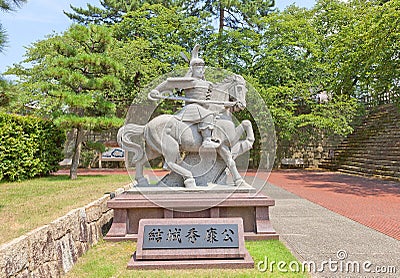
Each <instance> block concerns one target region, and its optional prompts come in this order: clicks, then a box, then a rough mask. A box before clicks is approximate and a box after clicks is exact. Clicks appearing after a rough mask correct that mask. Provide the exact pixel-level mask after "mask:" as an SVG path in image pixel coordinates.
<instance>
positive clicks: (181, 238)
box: [143, 224, 239, 249]
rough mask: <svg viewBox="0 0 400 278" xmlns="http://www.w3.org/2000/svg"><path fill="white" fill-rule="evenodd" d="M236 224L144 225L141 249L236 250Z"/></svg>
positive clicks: (237, 244)
mask: <svg viewBox="0 0 400 278" xmlns="http://www.w3.org/2000/svg"><path fill="white" fill-rule="evenodd" d="M237 247H239V237H238V225H237V224H193V225H145V226H144V233H143V249H188V248H237Z"/></svg>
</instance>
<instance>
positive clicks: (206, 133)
mask: <svg viewBox="0 0 400 278" xmlns="http://www.w3.org/2000/svg"><path fill="white" fill-rule="evenodd" d="M199 47H200V46H199V45H196V46H195V47H194V49H193V51H192V58H191V60H190V69H189V71H188V74H187V76H186V77H178V78H168V79H167V80H166V81H164V82H162V83H161V84H160V85H158V86H157V87H156V88H155V89H154V90H152V91H151V92H150V94H149V98H150V99H154V98H158V97H160V95H161V94H162V93H163V92H169V91H171V90H174V89H180V90H183V91H184V93H185V97H186V99H188V101H186V102H185V106H184V107H183V108H182V110H181V111H179V112H178V113H177V114H175V117H176V118H177V119H179V120H180V121H183V122H190V123H198V129H199V132H200V133H201V135H202V137H203V143H202V147H203V148H218V147H219V146H220V144H221V142H220V140H219V139H216V138H213V137H212V133H213V130H214V122H215V117H216V115H217V114H218V110H220V109H218V107H216V106H217V105H215V104H211V103H207V100H210V98H211V90H212V83H211V82H209V81H206V80H205V78H204V66H205V64H204V60H203V59H201V58H199V57H198V50H199ZM190 100H193V101H192V102H191V101H190ZM196 100H198V101H200V102H196ZM213 110H215V111H213Z"/></svg>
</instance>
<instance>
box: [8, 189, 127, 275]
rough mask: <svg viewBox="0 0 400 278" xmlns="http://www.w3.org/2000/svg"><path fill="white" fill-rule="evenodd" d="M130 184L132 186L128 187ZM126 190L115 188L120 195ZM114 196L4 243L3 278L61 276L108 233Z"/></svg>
mask: <svg viewBox="0 0 400 278" xmlns="http://www.w3.org/2000/svg"><path fill="white" fill-rule="evenodd" d="M127 187H128V186H127ZM123 191H124V189H123V188H120V189H118V190H116V191H115V195H119V194H121V193H122V192H123ZM109 199H110V195H108V194H107V195H104V196H103V197H102V198H100V199H98V200H96V201H94V202H92V203H90V204H88V205H87V206H85V207H82V208H78V209H74V210H72V211H70V212H69V213H68V214H66V215H64V216H63V217H60V218H58V219H56V220H54V221H53V222H51V223H50V224H48V225H45V226H42V227H39V228H37V229H35V230H33V231H31V232H29V233H27V234H25V235H23V236H20V237H19V238H16V239H14V240H13V241H11V242H8V243H6V244H3V245H1V246H0V278H4V277H46V278H48V277H60V276H62V275H63V274H64V273H67V272H68V271H70V270H71V269H72V267H73V265H74V264H75V263H76V261H77V260H78V257H80V256H82V255H83V254H84V253H85V252H86V251H87V250H88V249H89V248H90V247H91V246H93V245H95V244H96V243H97V242H98V241H99V239H100V238H101V237H102V236H103V235H104V234H105V232H106V230H107V229H108V227H109V226H110V224H111V221H112V218H113V214H114V212H113V210H111V209H108V208H107V201H108V200H109Z"/></svg>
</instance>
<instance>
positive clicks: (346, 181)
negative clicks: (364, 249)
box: [268, 170, 400, 240]
mask: <svg viewBox="0 0 400 278" xmlns="http://www.w3.org/2000/svg"><path fill="white" fill-rule="evenodd" d="M268 182H269V183H272V184H274V185H276V186H279V187H281V188H283V189H286V190H287V191H289V192H292V193H294V194H296V195H297V196H300V197H302V198H304V199H307V200H309V201H311V202H313V203H316V204H319V205H321V206H323V207H325V208H327V209H329V210H331V211H334V212H336V213H338V214H341V215H343V216H345V217H348V218H350V219H352V220H354V221H357V222H359V223H361V224H363V225H365V226H367V227H370V228H372V229H375V230H377V231H379V232H382V233H384V234H386V235H388V236H391V237H393V238H395V239H398V240H400V182H392V181H385V180H379V179H372V178H364V177H358V176H352V175H345V174H341V173H337V172H319V171H298V170H288V171H274V172H272V173H271V175H270V176H269V179H268Z"/></svg>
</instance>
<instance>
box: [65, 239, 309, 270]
mask: <svg viewBox="0 0 400 278" xmlns="http://www.w3.org/2000/svg"><path fill="white" fill-rule="evenodd" d="M135 248H136V244H135V243H134V242H118V243H115V242H104V241H103V242H100V243H99V244H97V245H96V246H94V247H93V248H92V249H90V250H89V251H88V252H87V253H86V254H85V255H83V256H82V257H81V258H79V259H78V263H77V264H76V265H75V266H74V268H73V269H72V270H71V271H70V272H69V273H67V275H66V277H67V278H78V277H88V278H91V277H93V278H102V277H104V278H105V277H182V278H183V277H282V276H283V277H299V278H300V277H309V276H308V274H307V273H303V272H291V271H288V272H286V273H285V272H279V271H278V270H277V269H276V267H275V269H274V270H273V271H272V272H271V271H270V270H267V271H265V272H261V271H259V270H257V263H258V262H259V261H261V260H262V261H265V256H267V257H268V264H269V263H270V262H271V261H276V262H279V261H285V262H286V263H287V264H289V263H290V262H291V261H296V262H297V260H296V258H295V257H294V256H293V255H292V254H291V253H290V252H289V250H288V249H287V248H286V247H285V246H284V245H283V244H282V243H281V242H280V241H277V240H269V241H248V242H246V248H247V250H249V252H250V254H251V256H252V257H253V260H254V262H255V268H254V269H236V270H235V269H193V270H127V269H126V265H127V263H128V261H129V259H130V256H131V254H132V253H133V252H134V250H135ZM287 269H288V268H287Z"/></svg>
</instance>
